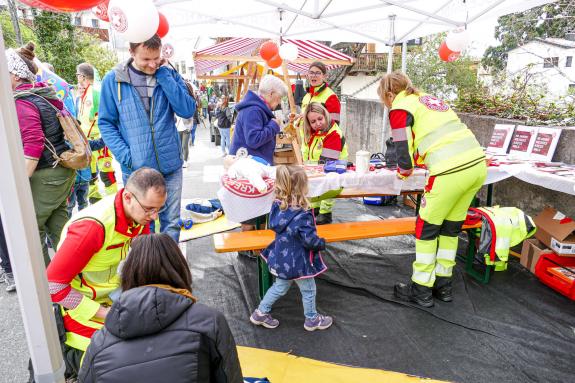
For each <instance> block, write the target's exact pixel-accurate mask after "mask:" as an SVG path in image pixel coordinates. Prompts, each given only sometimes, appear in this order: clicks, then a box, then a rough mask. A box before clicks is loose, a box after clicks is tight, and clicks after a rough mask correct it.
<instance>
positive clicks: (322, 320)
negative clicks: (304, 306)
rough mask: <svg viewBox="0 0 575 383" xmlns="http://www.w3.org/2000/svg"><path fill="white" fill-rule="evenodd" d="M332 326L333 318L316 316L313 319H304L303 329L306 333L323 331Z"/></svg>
mask: <svg viewBox="0 0 575 383" xmlns="http://www.w3.org/2000/svg"><path fill="white" fill-rule="evenodd" d="M332 324H333V318H332V317H330V316H327V315H321V314H317V315H316V316H315V317H313V318H305V322H304V324H303V328H305V329H306V330H307V331H315V330H325V329H326V328H329V327H330V326H331V325H332Z"/></svg>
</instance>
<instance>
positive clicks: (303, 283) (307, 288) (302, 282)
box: [258, 278, 317, 318]
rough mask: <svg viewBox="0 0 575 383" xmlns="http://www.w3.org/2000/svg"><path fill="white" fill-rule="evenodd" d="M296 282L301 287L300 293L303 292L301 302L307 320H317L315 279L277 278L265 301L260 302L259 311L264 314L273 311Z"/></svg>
mask: <svg viewBox="0 0 575 383" xmlns="http://www.w3.org/2000/svg"><path fill="white" fill-rule="evenodd" d="M293 282H295V283H296V284H297V286H298V287H299V291H300V292H301V300H302V302H303V313H304V315H305V317H306V318H315V316H316V315H317V311H316V308H315V295H316V287H315V279H314V278H305V279H295V280H286V279H279V278H276V280H275V282H274V284H273V285H272V287H270V289H269V290H268V292H267V293H266V295H265V296H264V299H262V301H261V302H260V305H259V307H258V309H259V310H260V311H261V312H262V313H269V312H270V311H272V306H273V304H274V303H275V302H276V301H277V300H278V299H280V298H281V297H283V296H284V295H285V294H286V293H287V292H288V290H289V288H290V287H291V285H292V283H293Z"/></svg>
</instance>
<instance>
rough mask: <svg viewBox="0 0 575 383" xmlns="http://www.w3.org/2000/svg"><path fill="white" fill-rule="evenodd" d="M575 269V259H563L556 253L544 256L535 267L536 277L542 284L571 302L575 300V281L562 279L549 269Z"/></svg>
mask: <svg viewBox="0 0 575 383" xmlns="http://www.w3.org/2000/svg"><path fill="white" fill-rule="evenodd" d="M560 266H564V267H570V268H571V267H575V258H571V257H562V256H559V255H557V254H555V253H546V254H542V255H541V257H540V258H539V261H537V266H535V275H536V276H537V278H539V280H540V281H541V282H543V283H544V284H546V285H547V286H549V287H551V288H552V289H553V290H555V291H557V292H559V293H561V294H563V295H565V296H566V297H568V298H569V299H571V300H575V281H568V280H566V279H564V278H560V277H559V276H557V275H555V274H554V273H552V272H550V271H549V269H551V268H555V267H560Z"/></svg>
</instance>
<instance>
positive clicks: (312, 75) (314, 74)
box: [307, 72, 323, 77]
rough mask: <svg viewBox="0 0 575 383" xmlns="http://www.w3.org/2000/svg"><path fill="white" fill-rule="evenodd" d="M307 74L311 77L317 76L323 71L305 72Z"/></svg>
mask: <svg viewBox="0 0 575 383" xmlns="http://www.w3.org/2000/svg"><path fill="white" fill-rule="evenodd" d="M307 74H308V75H309V76H311V77H318V76H321V75H322V74H323V72H307Z"/></svg>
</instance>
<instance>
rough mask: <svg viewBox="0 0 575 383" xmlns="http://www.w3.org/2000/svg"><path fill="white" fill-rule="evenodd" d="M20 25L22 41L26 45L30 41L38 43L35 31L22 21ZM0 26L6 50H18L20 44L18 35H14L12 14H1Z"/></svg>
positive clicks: (4, 12)
mask: <svg viewBox="0 0 575 383" xmlns="http://www.w3.org/2000/svg"><path fill="white" fill-rule="evenodd" d="M18 24H19V25H20V31H21V33H22V39H23V40H24V44H26V43H27V42H28V41H33V42H35V43H37V42H38V38H37V37H36V34H35V33H34V31H33V30H32V29H31V28H30V27H28V26H27V25H26V24H24V23H23V22H22V21H21V20H20V21H19V23H18ZM0 25H1V27H2V36H3V37H4V45H5V46H6V48H17V47H18V43H17V42H16V34H15V33H14V27H13V25H12V21H11V20H10V14H9V13H8V12H7V11H2V12H0Z"/></svg>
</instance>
